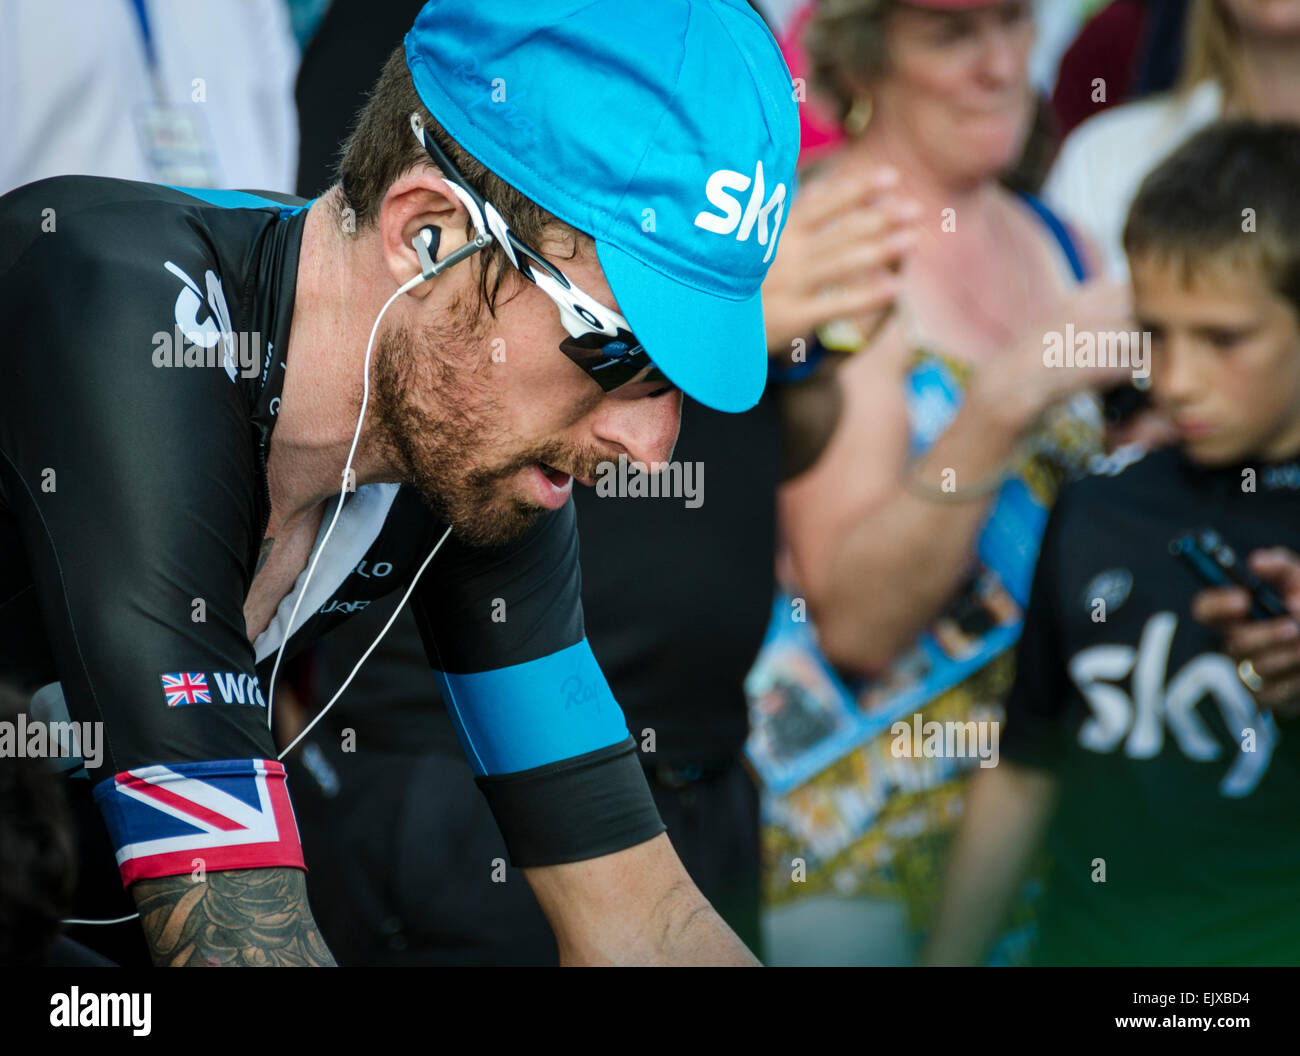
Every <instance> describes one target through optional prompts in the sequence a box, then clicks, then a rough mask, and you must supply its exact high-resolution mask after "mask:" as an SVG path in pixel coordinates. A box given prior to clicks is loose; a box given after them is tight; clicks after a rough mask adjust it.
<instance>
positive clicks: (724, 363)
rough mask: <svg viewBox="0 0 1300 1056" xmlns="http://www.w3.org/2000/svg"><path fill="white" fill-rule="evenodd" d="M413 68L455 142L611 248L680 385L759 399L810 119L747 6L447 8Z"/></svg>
mask: <svg viewBox="0 0 1300 1056" xmlns="http://www.w3.org/2000/svg"><path fill="white" fill-rule="evenodd" d="M406 63H407V67H408V68H409V69H410V72H411V77H412V79H413V81H414V82H415V88H416V91H417V92H419V95H420V98H421V99H422V100H423V102H424V105H425V106H426V107H428V109H429V113H430V114H432V115H433V117H434V119H435V120H436V121H437V122H438V123H439V124H440V125H442V127H443V128H445V129H446V130H447V133H448V134H449V135H450V136H451V137H452V138H453V139H455V140H456V142H458V143H459V144H460V145H461V146H462V147H464V148H465V149H466V150H467V151H468V152H469V153H470V154H472V155H473V156H474V157H475V158H476V159H477V160H478V161H480V162H481V163H482V164H483V165H485V166H486V167H487V168H488V169H490V170H491V171H492V172H494V173H496V175H498V176H500V177H501V178H502V179H503V180H505V181H506V182H507V183H509V184H511V185H512V186H513V187H515V188H516V189H517V190H519V191H520V192H521V193H523V194H524V195H526V196H527V197H529V198H531V199H532V200H533V201H535V202H536V203H537V204H538V205H540V206H541V207H542V208H543V209H545V210H547V211H548V212H549V213H551V214H553V215H554V216H556V217H558V218H559V219H560V220H563V221H564V222H565V223H567V224H569V225H570V226H572V227H574V228H576V229H578V230H579V231H582V232H584V233H586V234H588V235H590V236H591V237H592V238H593V239H594V240H595V243H596V255H597V257H598V259H599V260H600V264H601V267H602V268H603V269H604V272H605V278H606V280H607V281H608V282H609V285H610V289H611V290H612V291H613V293H614V297H615V298H616V299H617V301H618V310H619V311H620V312H621V313H622V314H623V315H624V316H625V317H626V318H627V320H628V323H629V324H630V325H631V327H632V330H633V332H634V333H635V334H636V335H637V337H638V339H639V340H640V341H641V343H642V344H643V345H644V347H645V349H646V351H647V352H648V353H649V355H650V358H651V359H653V360H654V362H655V364H656V365H658V367H659V368H660V370H662V371H663V372H664V374H666V375H667V376H668V378H669V379H670V380H671V381H672V382H673V384H675V385H677V386H678V387H679V388H681V389H682V390H684V391H685V392H686V393H687V394H688V395H690V396H692V397H694V398H695V399H697V400H699V401H700V402H701V403H703V404H705V405H707V406H709V407H713V408H716V409H717V410H722V411H743V410H746V409H747V408H749V407H752V406H753V405H754V404H755V403H757V402H758V399H759V397H760V396H761V395H762V392H763V383H764V380H765V378H766V376H767V349H766V345H767V342H766V338H765V336H764V330H763V305H762V299H761V286H762V281H763V276H764V275H765V274H766V273H767V269H768V266H769V264H770V263H771V261H772V257H773V255H774V252H775V250H776V243H777V238H778V236H779V235H780V232H781V228H782V222H783V221H784V219H785V217H786V215H787V214H788V212H789V208H790V198H791V196H792V194H793V191H794V170H795V160H796V158H797V156H798V152H799V124H798V113H797V103H796V102H795V94H794V91H793V89H792V85H791V80H790V73H789V70H788V69H787V68H786V65H785V61H784V60H783V59H782V57H781V53H780V51H779V50H778V48H777V45H776V42H775V41H774V40H773V39H772V35H771V33H769V32H768V30H767V27H766V26H765V25H764V24H763V21H762V19H761V18H759V16H758V15H757V14H755V12H754V11H753V10H752V9H751V8H750V7H749V5H748V4H746V3H744V2H742V0H654V2H653V3H629V2H628V0H509V2H502V0H492V2H480V3H472V2H471V3H467V2H466V0H430V2H429V3H427V4H425V5H424V8H423V9H422V10H421V11H420V13H419V15H418V16H417V17H416V20H415V25H414V26H413V27H412V28H411V31H410V32H409V33H408V34H407V35H406ZM506 219H507V221H508V220H509V217H507V218H506Z"/></svg>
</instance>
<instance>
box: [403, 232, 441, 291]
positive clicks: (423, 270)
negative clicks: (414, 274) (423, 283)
mask: <svg viewBox="0 0 1300 1056" xmlns="http://www.w3.org/2000/svg"><path fill="white" fill-rule="evenodd" d="M441 240H442V231H441V230H440V229H439V228H436V227H433V226H432V225H427V226H425V227H422V228H420V231H419V233H418V234H417V235H416V236H415V237H414V238H413V239H411V247H412V248H413V249H414V250H415V255H416V256H417V257H418V258H419V260H420V274H421V275H422V276H423V277H424V278H426V279H431V278H433V276H434V260H435V259H436V258H437V256H438V243H439V242H440V241H441Z"/></svg>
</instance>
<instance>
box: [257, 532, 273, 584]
mask: <svg viewBox="0 0 1300 1056" xmlns="http://www.w3.org/2000/svg"><path fill="white" fill-rule="evenodd" d="M273 546H275V540H274V539H263V540H262V547H261V549H260V550H258V551H257V567H256V568H255V569H253V575H257V574H258V573H259V572H261V571H262V566H263V565H264V564H266V559H267V558H268V557H270V556H271V548H272V547H273Z"/></svg>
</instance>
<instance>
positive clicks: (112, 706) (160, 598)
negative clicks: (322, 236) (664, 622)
mask: <svg viewBox="0 0 1300 1056" xmlns="http://www.w3.org/2000/svg"><path fill="white" fill-rule="evenodd" d="M306 216H307V210H306V208H305V205H304V203H300V202H296V200H295V204H289V203H284V204H282V203H279V202H275V201H271V200H270V199H268V198H266V197H264V196H255V195H251V194H245V193H243V192H229V191H197V190H181V189H173V188H164V187H156V186H152V185H148V184H142V183H131V182H126V181H120V180H110V179H100V178H92V177H60V178H56V179H51V180H45V181H41V182H39V183H34V184H30V185H28V186H26V187H23V188H20V189H18V190H16V191H14V192H12V193H11V194H9V195H7V196H5V197H4V198H3V199H0V327H2V328H3V332H4V333H5V335H6V344H5V351H4V355H5V364H6V371H5V373H6V378H7V382H6V384H5V385H4V386H3V387H0V554H2V555H3V556H0V678H3V679H5V680H10V681H14V682H17V683H18V684H19V685H20V686H22V687H24V688H26V689H27V690H29V691H35V690H38V689H41V687H48V686H50V685H51V684H53V683H58V684H59V686H60V687H61V692H62V697H63V700H64V701H65V702H66V709H67V712H68V713H69V715H70V717H71V719H72V720H73V721H76V722H83V721H98V722H102V723H103V727H102V728H103V730H104V734H105V737H104V743H105V752H104V756H103V758H102V759H101V760H99V764H98V765H97V766H94V767H92V768H91V770H92V772H90V773H89V774H88V776H89V777H90V778H91V779H92V780H93V781H95V782H97V784H96V788H95V798H96V799H97V800H98V802H99V804H100V807H101V809H102V811H103V814H104V817H105V819H106V821H107V823H108V828H109V831H110V833H111V835H112V839H113V843H114V845H115V847H116V853H117V862H118V865H119V867H120V869H121V873H122V877H123V881H124V883H130V882H131V881H132V880H135V879H139V878H143V877H151V876H165V875H171V874H175V873H181V872H188V871H190V870H192V869H193V868H194V867H195V866H194V863H195V861H196V860H198V859H201V860H202V861H203V863H204V865H205V867H206V868H208V869H233V868H252V867H258V866H272V865H290V866H301V865H302V858H301V851H300V849H299V846H298V838H297V830H296V827H295V825H294V822H293V814H292V808H291V807H290V804H289V799H288V794H287V790H286V788H285V783H284V771H283V768H282V767H281V766H280V764H279V763H278V762H276V761H275V754H276V753H275V747H274V744H273V741H272V737H271V735H270V733H269V732H268V728H267V714H266V704H265V701H264V697H263V693H262V687H263V686H265V685H266V682H267V679H268V678H269V674H270V669H271V666H272V663H273V662H274V657H275V654H276V651H277V650H278V648H279V646H280V644H281V642H282V641H283V638H284V635H285V632H286V624H287V622H288V620H289V618H290V613H291V611H292V609H293V606H294V602H295V599H296V597H297V595H298V593H299V591H300V589H301V586H302V583H303V579H305V574H304V576H302V577H300V578H299V581H298V583H297V584H296V585H295V588H294V590H293V591H291V593H290V594H289V596H288V597H286V598H285V599H284V601H283V602H281V604H280V605H279V607H278V610H277V612H276V613H275V615H274V616H273V618H272V620H271V623H270V625H269V626H268V627H267V629H266V631H265V632H263V633H262V634H261V635H259V636H258V637H257V639H256V641H255V642H251V643H250V641H249V639H248V636H247V630H246V627H245V623H244V616H243V607H244V601H245V598H246V596H247V593H248V590H249V586H250V584H251V582H252V580H253V577H254V573H255V567H256V560H257V553H258V549H259V546H260V544H261V542H262V537H263V533H264V530H265V527H266V523H267V519H268V517H269V513H270V510H269V492H268V489H267V484H266V457H267V450H268V444H269V441H270V437H271V433H272V430H273V428H274V425H275V420H276V413H277V411H278V409H279V402H280V391H281V385H282V381H283V376H284V370H285V352H286V350H287V348H288V344H289V329H290V323H291V321H292V317H293V300H294V291H295V284H296V277H297V266H298V252H299V246H300V243H301V239H302V233H303V226H304V223H305V219H306ZM330 512H331V513H332V507H331V510H330ZM328 519H329V517H328V515H327V517H326V519H325V522H323V523H322V527H321V533H320V535H318V538H317V545H318V546H319V540H320V537H321V535H323V534H324V530H325V524H326V523H327V522H328ZM445 527H446V526H445V524H441V523H439V522H438V520H437V518H436V517H435V516H434V514H433V513H432V512H430V510H429V509H428V508H427V507H426V505H425V504H424V503H423V502H422V500H421V499H420V497H419V496H418V495H417V494H416V493H415V492H414V490H413V489H411V488H408V487H405V486H398V485H396V484H392V485H386V484H385V485H369V486H364V487H361V488H359V489H357V490H356V491H355V493H352V494H350V495H349V496H348V500H347V502H346V504H345V506H344V510H343V513H342V515H341V517H340V519H339V522H338V525H337V527H336V529H335V532H334V535H333V536H332V537H331V540H330V543H329V545H328V546H327V547H326V548H325V549H324V552H323V553H322V555H321V560H320V563H319V566H318V568H317V569H316V573H315V575H314V577H313V578H312V582H311V584H310V586H309V589H308V590H307V592H306V594H305V596H304V597H303V600H302V605H301V608H300V611H299V615H298V619H297V621H296V623H295V625H294V627H293V628H292V630H291V634H290V645H289V647H288V650H287V652H292V651H293V650H294V649H296V648H298V647H300V646H301V645H302V644H304V643H306V642H307V641H310V640H312V639H314V638H317V637H318V636H320V635H322V634H324V633H326V632H327V631H329V630H330V628H332V627H335V626H337V625H339V624H340V623H342V622H343V621H345V620H347V619H348V617H349V616H350V615H351V614H352V613H355V612H358V611H360V610H362V609H365V608H366V607H368V606H371V605H383V604H389V605H392V606H394V607H395V606H396V604H397V602H398V600H399V598H400V596H401V592H402V591H404V590H405V588H406V587H407V586H409V584H410V582H411V579H412V577H413V575H414V574H415V572H416V570H417V569H418V567H419V566H420V564H421V563H422V562H423V560H424V558H425V557H426V556H427V555H428V554H429V552H430V550H432V549H433V547H434V545H435V544H436V542H437V541H438V540H439V539H440V538H441V536H442V534H443V532H444V530H445ZM577 553H578V551H577V536H576V531H575V519H574V512H573V505H572V503H569V504H567V505H566V506H565V507H564V508H563V509H561V510H559V511H557V512H555V513H553V514H549V515H544V516H542V517H540V518H539V520H538V522H537V523H536V525H534V526H533V527H532V528H531V529H530V530H529V531H528V532H527V533H526V535H525V536H524V537H522V538H521V539H519V540H518V541H517V542H515V543H513V544H511V545H508V546H503V547H497V548H490V549H476V548H471V547H469V546H467V545H464V544H463V543H461V542H459V541H458V540H457V539H456V538H455V537H454V536H453V537H451V538H449V539H448V540H447V542H446V543H445V544H444V546H443V548H442V549H441V550H440V551H439V553H438V555H437V556H436V557H435V558H434V559H433V561H432V563H431V564H430V565H429V567H428V569H427V570H426V571H425V573H424V575H423V577H422V579H421V580H420V583H419V586H418V587H417V589H416V592H415V593H414V594H413V596H412V607H413V609H414V611H415V614H416V617H417V620H418V623H419V627H420V633H421V637H422V639H423V641H424V644H425V647H426V651H427V653H428V657H429V660H430V663H431V664H432V666H433V667H434V668H435V669H436V672H437V674H438V677H439V679H440V683H441V686H442V689H443V692H444V699H445V700H446V702H447V706H448V709H449V711H450V712H451V714H452V716H453V718H454V719H455V721H456V724H457V730H458V733H459V735H460V738H461V742H462V744H463V746H464V748H465V751H466V753H467V755H468V757H469V759H470V761H471V763H472V764H473V766H474V769H475V772H476V774H477V775H478V781H479V784H480V786H481V787H482V789H483V791H484V793H485V794H486V796H487V798H488V800H489V801H490V803H491V805H492V808H493V811H494V813H495V815H496V817H497V820H498V823H499V824H500V826H501V829H502V831H503V833H504V835H505V837H506V841H507V845H508V846H509V848H510V850H511V854H512V857H513V860H514V861H515V864H517V865H522V866H536V865H547V864H556V863H560V862H568V861H576V860H581V859H586V858H591V857H595V856H597V855H600V854H605V853H609V852H612V851H615V850H619V849H622V848H625V847H628V846H632V845H634V844H636V843H640V842H642V841H644V840H647V839H649V838H651V837H652V836H654V835H656V834H657V833H659V832H661V831H662V829H663V826H662V824H661V823H660V821H659V818H658V815H657V813H656V811H655V807H654V803H653V800H652V799H651V798H650V794H649V791H648V789H647V787H646V784H645V779H644V777H643V776H642V773H641V768H640V766H639V765H638V762H637V758H636V756H635V745H634V742H633V741H632V740H631V738H629V736H628V732H627V729H626V725H625V723H624V720H623V716H622V712H621V711H620V709H619V707H618V705H617V703H616V702H615V701H614V699H613V696H612V695H611V693H610V691H609V689H608V686H607V685H606V682H605V679H604V677H603V676H602V675H601V672H600V670H599V667H598V666H597V665H596V663H595V661H594V659H593V658H592V655H591V650H590V649H589V648H588V646H587V643H586V639H585V634H584V627H583V619H582V610H581V601H580V596H579V589H580V581H579V580H580V577H579V571H578V560H577ZM389 595H392V597H391V599H389V600H381V599H388V596H389ZM358 659H359V657H358ZM42 692H47V691H45V690H42ZM56 696H57V694H56ZM358 747H359V748H360V749H362V750H364V748H365V746H364V745H359V746H358Z"/></svg>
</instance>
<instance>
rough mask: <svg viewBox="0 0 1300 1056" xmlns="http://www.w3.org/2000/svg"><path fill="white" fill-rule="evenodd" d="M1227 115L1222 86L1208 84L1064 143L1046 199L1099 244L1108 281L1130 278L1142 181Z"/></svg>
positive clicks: (1133, 108) (1122, 111) (1129, 110)
mask: <svg viewBox="0 0 1300 1056" xmlns="http://www.w3.org/2000/svg"><path fill="white" fill-rule="evenodd" d="M1222 112H1223V93H1222V91H1221V90H1220V88H1219V86H1218V85H1217V84H1216V83H1215V82H1213V81H1203V82H1202V83H1201V84H1199V85H1197V86H1196V87H1195V88H1194V89H1193V90H1192V91H1191V92H1189V93H1187V94H1186V95H1162V96H1158V97H1156V98H1154V99H1147V100H1143V101H1141V102H1136V103H1126V104H1125V105H1123V106H1117V107H1115V108H1113V109H1111V110H1104V111H1102V112H1101V113H1100V114H1097V115H1096V116H1095V117H1090V118H1088V120H1087V121H1085V122H1084V123H1083V124H1081V125H1080V126H1079V127H1078V128H1076V129H1075V130H1074V131H1073V132H1072V133H1070V135H1069V136H1068V137H1067V138H1066V140H1065V143H1064V144H1063V145H1062V147H1061V153H1060V155H1059V156H1058V157H1057V159H1056V164H1055V165H1053V166H1052V171H1051V173H1050V174H1049V175H1048V177H1047V182H1046V184H1045V185H1044V186H1043V198H1044V200H1045V201H1046V202H1047V203H1048V205H1050V206H1051V207H1052V208H1053V209H1054V210H1055V211H1056V212H1057V213H1058V214H1059V215H1060V216H1061V217H1063V218H1064V219H1066V220H1068V221H1069V222H1070V223H1071V224H1073V225H1074V226H1075V227H1076V229H1077V230H1079V231H1080V233H1082V234H1084V235H1086V236H1087V237H1089V238H1091V239H1092V240H1093V242H1094V244H1095V245H1096V246H1097V247H1098V249H1099V250H1100V251H1101V254H1102V259H1103V262H1104V264H1105V267H1106V273H1107V274H1108V275H1110V276H1112V277H1114V278H1115V279H1118V280H1121V281H1124V280H1127V279H1128V261H1127V260H1125V258H1124V246H1123V235H1124V223H1125V221H1126V220H1127V219H1128V211H1129V206H1130V205H1132V204H1133V199H1134V197H1135V196H1136V195H1137V192H1138V188H1139V187H1140V186H1141V185H1142V180H1143V179H1144V178H1145V177H1146V175H1147V174H1148V173H1149V172H1151V170H1152V169H1154V168H1156V166H1158V165H1159V164H1160V163H1161V162H1162V161H1163V160H1164V159H1165V158H1167V157H1168V156H1169V155H1170V154H1171V153H1173V152H1174V151H1175V150H1176V149H1177V148H1178V147H1180V146H1182V144H1183V143H1185V142H1186V141H1187V140H1189V139H1190V138H1191V137H1192V136H1193V135H1195V134H1196V133H1197V132H1199V131H1200V130H1201V129H1202V128H1204V127H1205V126H1206V125H1208V124H1210V123H1211V122H1213V121H1215V120H1216V119H1217V118H1218V117H1219V116H1220V114H1221V113H1222Z"/></svg>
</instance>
